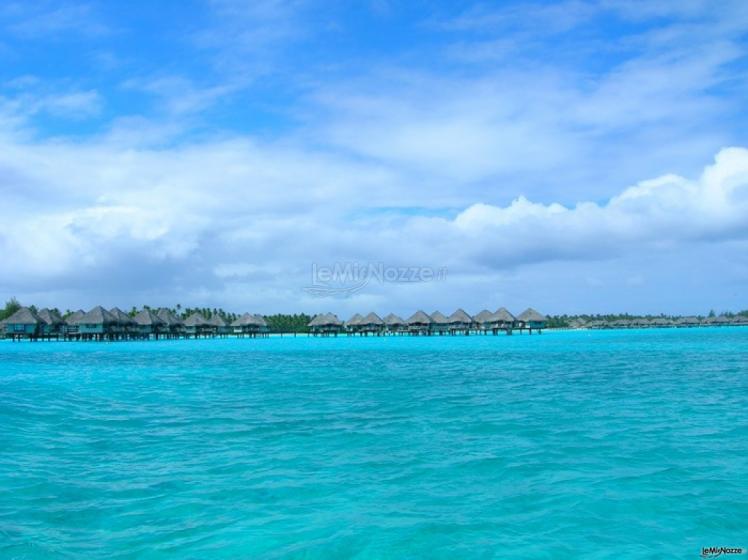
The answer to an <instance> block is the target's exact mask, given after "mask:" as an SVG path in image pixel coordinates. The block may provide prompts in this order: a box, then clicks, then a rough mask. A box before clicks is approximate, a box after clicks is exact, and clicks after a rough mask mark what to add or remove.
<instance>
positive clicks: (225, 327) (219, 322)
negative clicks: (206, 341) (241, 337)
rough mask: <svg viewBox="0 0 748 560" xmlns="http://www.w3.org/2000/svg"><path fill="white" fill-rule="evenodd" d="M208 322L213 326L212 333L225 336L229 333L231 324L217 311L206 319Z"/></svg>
mask: <svg viewBox="0 0 748 560" xmlns="http://www.w3.org/2000/svg"><path fill="white" fill-rule="evenodd" d="M208 323H209V324H210V325H211V326H212V327H213V334H214V335H217V336H227V335H228V334H231V326H230V325H229V324H228V322H227V321H226V319H224V318H223V317H221V316H220V315H218V314H217V313H216V314H214V315H213V316H212V317H211V318H210V319H208Z"/></svg>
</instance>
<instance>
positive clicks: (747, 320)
mask: <svg viewBox="0 0 748 560" xmlns="http://www.w3.org/2000/svg"><path fill="white" fill-rule="evenodd" d="M730 324H731V325H735V326H743V325H748V317H746V316H745V315H735V316H734V317H733V318H732V319H731V320H730Z"/></svg>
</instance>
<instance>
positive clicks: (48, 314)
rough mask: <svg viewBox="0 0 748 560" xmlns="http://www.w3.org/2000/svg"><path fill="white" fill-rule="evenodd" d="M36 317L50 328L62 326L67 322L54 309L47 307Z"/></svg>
mask: <svg viewBox="0 0 748 560" xmlns="http://www.w3.org/2000/svg"><path fill="white" fill-rule="evenodd" d="M36 315H37V317H39V319H41V320H42V321H43V322H44V323H46V324H48V325H50V326H55V325H62V324H63V323H64V322H65V321H63V320H62V317H61V316H60V314H59V313H58V312H57V311H55V310H54V309H47V308H46V307H45V308H44V309H42V310H40V311H39V313H37V314H36Z"/></svg>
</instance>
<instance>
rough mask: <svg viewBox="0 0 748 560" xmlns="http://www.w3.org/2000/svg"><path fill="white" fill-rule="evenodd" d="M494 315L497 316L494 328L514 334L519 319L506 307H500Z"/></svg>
mask: <svg viewBox="0 0 748 560" xmlns="http://www.w3.org/2000/svg"><path fill="white" fill-rule="evenodd" d="M494 315H495V316H496V326H495V327H494V328H495V329H501V330H504V331H506V333H507V334H512V329H513V328H514V327H515V326H516V325H517V318H516V317H515V316H514V315H512V314H511V313H510V312H509V310H508V309H507V308H506V307H499V308H498V309H497V310H496V313H494Z"/></svg>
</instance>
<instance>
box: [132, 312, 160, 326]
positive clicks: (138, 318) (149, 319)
mask: <svg viewBox="0 0 748 560" xmlns="http://www.w3.org/2000/svg"><path fill="white" fill-rule="evenodd" d="M133 321H135V322H136V323H137V324H138V325H140V326H141V327H160V326H161V325H164V324H165V323H164V321H163V319H161V318H160V317H159V316H158V315H156V314H155V313H154V312H153V311H151V310H150V309H143V310H142V311H141V312H140V313H138V314H137V315H135V317H133Z"/></svg>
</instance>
